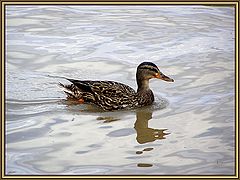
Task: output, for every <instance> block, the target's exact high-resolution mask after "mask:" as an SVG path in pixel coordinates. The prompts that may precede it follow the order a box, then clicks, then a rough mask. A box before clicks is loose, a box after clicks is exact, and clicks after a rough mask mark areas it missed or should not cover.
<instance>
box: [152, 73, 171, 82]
mask: <svg viewBox="0 0 240 180" xmlns="http://www.w3.org/2000/svg"><path fill="white" fill-rule="evenodd" d="M155 77H156V78H158V79H162V80H164V81H167V82H174V80H173V79H172V78H170V77H168V76H165V75H164V74H162V75H160V74H157V75H156V76H155Z"/></svg>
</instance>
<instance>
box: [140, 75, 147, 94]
mask: <svg viewBox="0 0 240 180" xmlns="http://www.w3.org/2000/svg"><path fill="white" fill-rule="evenodd" d="M137 85H138V89H137V92H142V91H148V90H149V79H141V78H139V77H137Z"/></svg>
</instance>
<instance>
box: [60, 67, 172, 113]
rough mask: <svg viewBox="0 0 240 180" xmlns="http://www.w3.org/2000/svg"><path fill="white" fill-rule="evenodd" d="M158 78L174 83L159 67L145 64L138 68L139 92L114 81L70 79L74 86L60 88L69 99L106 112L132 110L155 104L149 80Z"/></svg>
mask: <svg viewBox="0 0 240 180" xmlns="http://www.w3.org/2000/svg"><path fill="white" fill-rule="evenodd" d="M151 78H158V79H162V80H165V81H170V82H173V79H171V78H169V77H167V76H165V75H164V74H163V73H162V72H160V71H159V69H158V67H157V66H156V65H155V64H153V63H151V62H143V63H141V64H140V65H139V66H138V68H137V73H136V79H137V84H138V89H137V92H136V91H135V90H134V89H133V88H131V87H129V86H128V85H125V84H122V83H119V82H114V81H82V80H74V79H68V78H67V80H69V81H70V82H71V83H72V84H70V85H63V84H61V83H60V86H62V87H63V88H64V92H65V93H66V94H67V96H68V98H71V99H75V100H78V101H79V102H80V103H92V104H95V105H97V106H99V107H101V108H102V109H103V110H105V111H112V110H118V109H131V108H136V107H142V106H147V105H150V104H152V103H153V101H154V95H153V92H152V91H151V89H150V88H149V80H150V79H151Z"/></svg>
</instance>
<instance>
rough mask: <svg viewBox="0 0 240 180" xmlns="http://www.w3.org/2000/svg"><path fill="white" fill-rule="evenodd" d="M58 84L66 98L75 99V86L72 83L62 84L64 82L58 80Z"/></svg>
mask: <svg viewBox="0 0 240 180" xmlns="http://www.w3.org/2000/svg"><path fill="white" fill-rule="evenodd" d="M58 86H59V87H60V88H61V89H62V90H63V91H64V92H65V93H66V95H67V97H68V98H71V99H77V94H76V90H75V86H74V85H73V84H70V85H64V84H62V83H60V82H59V83H58Z"/></svg>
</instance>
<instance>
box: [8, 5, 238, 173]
mask: <svg viewBox="0 0 240 180" xmlns="http://www.w3.org/2000/svg"><path fill="white" fill-rule="evenodd" d="M234 33H235V32H234V9H233V7H214V6H38V5H34V6H13V5H8V6H7V8H6V35H7V37H6V56H7V59H6V174H9V175H10V174H45V175H48V174H74V175H88V174H99V175H104V174H116V175H118V174H120V175H130V174H138V175H141V174H142V175H143V174H144V175H150V174H157V175H174V174H178V175H187V174H195V175H200V174H202V175H207V174H212V175H215V174H223V175H233V174H234V169H235V166H234V163H235V160H234V153H235V152H234V138H235V137H234V133H235V132H234V129H235V127H234V123H235V120H234V119H235V117H234V116H235V115H234V109H235V107H234V97H235V95H234V79H235V78H234V40H235V38H234ZM142 61H152V62H154V63H156V64H157V65H158V66H160V69H161V70H162V71H163V73H165V74H166V75H169V76H170V77H172V78H173V79H175V82H174V83H167V82H163V81H160V80H151V88H152V90H153V91H154V94H155V96H156V102H155V104H154V105H153V106H151V107H146V108H141V109H137V110H131V111H118V112H100V111H97V110H94V109H93V108H92V107H90V106H88V105H86V106H85V105H76V104H74V103H71V102H66V100H65V95H64V93H63V92H62V91H61V90H60V89H59V88H58V87H57V84H58V82H59V81H61V82H63V83H66V81H65V80H63V79H61V78H60V77H59V76H65V77H69V78H76V79H93V80H96V79H98V80H114V81H120V82H123V83H126V84H128V85H130V86H132V87H134V88H135V89H136V82H135V70H136V67H137V65H138V64H139V63H140V62H142Z"/></svg>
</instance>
